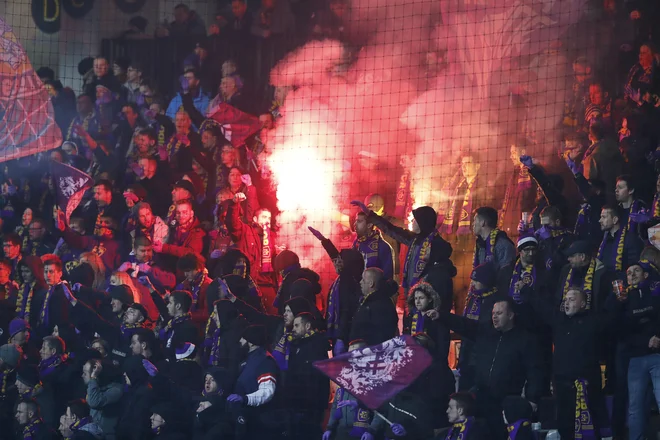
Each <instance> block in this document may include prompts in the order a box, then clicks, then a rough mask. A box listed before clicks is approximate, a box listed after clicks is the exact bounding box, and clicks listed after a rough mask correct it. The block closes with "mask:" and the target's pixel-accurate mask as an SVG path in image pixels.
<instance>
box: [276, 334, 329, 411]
mask: <svg viewBox="0 0 660 440" xmlns="http://www.w3.org/2000/svg"><path fill="white" fill-rule="evenodd" d="M328 350H330V345H329V343H328V339H327V337H326V336H325V333H323V332H321V333H314V334H313V335H311V336H308V337H305V338H301V339H294V340H293V341H292V342H291V349H290V353H291V354H290V356H289V363H288V370H287V371H286V372H284V373H283V382H284V384H283V390H282V391H283V393H284V406H285V407H286V408H289V409H292V410H293V411H301V412H304V411H318V412H323V411H325V409H326V408H327V406H328V398H329V396H330V381H329V380H328V378H327V376H325V375H324V374H322V373H321V372H320V371H319V370H317V369H316V368H314V366H313V365H312V364H313V363H314V362H316V361H321V360H324V359H328Z"/></svg>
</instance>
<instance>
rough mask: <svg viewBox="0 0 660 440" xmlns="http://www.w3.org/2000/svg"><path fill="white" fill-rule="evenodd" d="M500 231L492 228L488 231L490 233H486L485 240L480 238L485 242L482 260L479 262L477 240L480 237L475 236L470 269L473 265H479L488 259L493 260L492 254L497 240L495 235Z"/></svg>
mask: <svg viewBox="0 0 660 440" xmlns="http://www.w3.org/2000/svg"><path fill="white" fill-rule="evenodd" d="M500 232H501V231H500V230H499V229H497V228H495V229H493V230H492V231H490V234H489V235H488V239H487V240H482V241H484V242H485V245H484V252H485V256H484V261H482V262H481V263H480V262H479V240H480V238H477V242H476V243H475V245H474V256H473V258H472V269H474V268H475V267H477V266H479V264H483V263H488V262H489V261H493V258H494V255H493V252H495V242H496V241H497V236H498V235H499V233H500Z"/></svg>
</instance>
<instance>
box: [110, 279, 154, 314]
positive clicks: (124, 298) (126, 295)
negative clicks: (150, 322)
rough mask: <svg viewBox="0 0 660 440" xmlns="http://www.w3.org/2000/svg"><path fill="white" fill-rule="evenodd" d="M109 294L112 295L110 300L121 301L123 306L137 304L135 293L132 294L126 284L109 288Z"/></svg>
mask: <svg viewBox="0 0 660 440" xmlns="http://www.w3.org/2000/svg"><path fill="white" fill-rule="evenodd" d="M108 294H109V295H110V298H112V299H116V300H118V301H121V302H122V304H125V305H127V306H129V305H131V304H133V303H134V302H135V300H134V298H133V292H131V289H129V288H128V286H126V285H124V284H122V285H119V286H110V287H108ZM145 318H146V316H145Z"/></svg>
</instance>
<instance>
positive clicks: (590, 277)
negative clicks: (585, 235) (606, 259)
mask: <svg viewBox="0 0 660 440" xmlns="http://www.w3.org/2000/svg"><path fill="white" fill-rule="evenodd" d="M595 273H596V259H595V258H592V259H591V262H590V263H589V266H588V267H587V273H586V274H585V276H584V279H583V280H582V283H581V284H582V290H583V291H584V294H585V296H586V297H587V306H586V308H585V310H591V301H592V296H593V295H592V293H593V288H594V274H595ZM574 276H575V274H574V273H573V268H572V267H571V268H570V269H569V270H568V274H567V275H566V282H565V283H564V292H563V294H562V298H561V304H560V305H559V310H560V311H561V312H562V313H564V302H565V301H566V294H567V293H568V290H569V289H570V288H571V286H573V285H574V284H573V277H574Z"/></svg>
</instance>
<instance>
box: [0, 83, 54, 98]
mask: <svg viewBox="0 0 660 440" xmlns="http://www.w3.org/2000/svg"><path fill="white" fill-rule="evenodd" d="M5 81H7V80H2V83H3V85H4V82H5ZM44 87H45V88H46V91H47V92H48V96H50V97H51V98H54V97H55V96H57V90H55V87H53V85H52V84H45V85H44ZM2 92H3V94H4V92H5V91H4V88H3V91H2Z"/></svg>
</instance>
